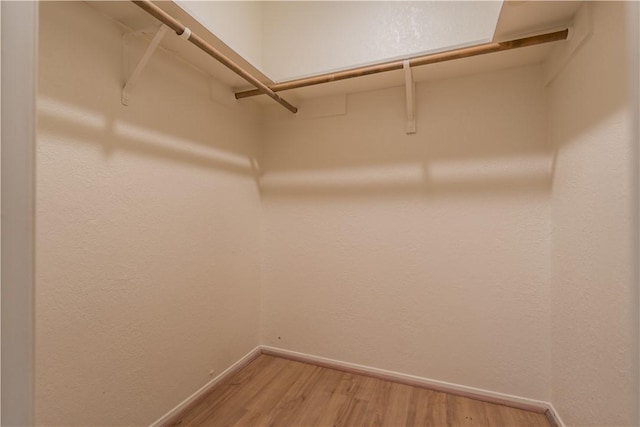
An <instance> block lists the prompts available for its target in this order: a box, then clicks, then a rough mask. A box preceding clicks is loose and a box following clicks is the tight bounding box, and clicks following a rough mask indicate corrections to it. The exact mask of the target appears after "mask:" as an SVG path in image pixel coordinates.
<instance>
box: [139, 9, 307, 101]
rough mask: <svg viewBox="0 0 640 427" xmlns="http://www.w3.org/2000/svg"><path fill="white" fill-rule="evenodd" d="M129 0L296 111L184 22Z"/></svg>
mask: <svg viewBox="0 0 640 427" xmlns="http://www.w3.org/2000/svg"><path fill="white" fill-rule="evenodd" d="M131 1H132V2H133V3H135V4H136V5H137V6H139V7H140V8H141V9H143V10H144V11H145V12H147V13H149V14H150V15H152V16H153V17H154V18H156V19H157V20H158V21H160V22H162V23H163V24H165V25H166V26H168V27H169V28H171V29H172V30H173V31H175V32H176V34H178V35H179V36H180V37H182V38H183V39H186V40H189V41H190V42H191V43H193V44H194V45H195V46H197V47H198V48H200V49H201V50H203V51H205V52H206V53H207V54H209V55H210V56H212V57H213V58H215V59H217V60H218V61H219V62H221V63H222V64H223V65H225V66H226V67H227V68H229V69H230V70H231V71H233V72H234V73H236V74H237V75H239V76H240V77H242V78H243V79H245V80H246V81H248V82H249V83H251V84H252V85H254V86H255V87H257V88H258V89H256V91H257V92H258V93H264V94H265V95H268V96H269V97H271V98H273V99H274V100H275V101H276V102H278V103H279V104H280V105H282V106H283V107H285V108H286V109H287V110H289V111H291V112H292V113H296V112H298V109H297V108H296V107H294V106H293V105H291V104H289V103H288V102H287V101H286V100H284V99H282V98H281V97H280V96H278V95H277V94H276V93H275V92H274V91H272V90H271V89H269V87H268V86H267V85H265V84H264V83H262V82H261V81H260V80H258V79H257V78H255V77H254V76H253V75H251V74H250V73H249V72H248V71H246V70H245V69H243V68H242V67H240V66H239V65H238V64H236V63H235V62H233V61H232V60H231V59H230V58H228V57H227V56H225V55H224V54H223V53H221V52H220V51H219V50H217V49H216V48H215V47H213V46H211V45H210V44H209V43H207V42H206V41H204V39H202V38H201V37H199V36H198V35H197V34H194V33H192V32H191V30H189V29H188V28H187V27H186V26H185V25H184V24H182V22H180V21H178V20H177V19H175V18H174V17H172V16H171V15H169V14H168V13H166V12H165V11H164V10H162V9H160V8H159V7H158V6H156V5H155V4H153V3H152V2H151V1H150V0H131Z"/></svg>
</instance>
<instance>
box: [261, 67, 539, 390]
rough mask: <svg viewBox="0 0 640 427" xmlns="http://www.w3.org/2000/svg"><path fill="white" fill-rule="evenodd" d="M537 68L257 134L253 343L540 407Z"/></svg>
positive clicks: (366, 97) (369, 101)
mask: <svg viewBox="0 0 640 427" xmlns="http://www.w3.org/2000/svg"><path fill="white" fill-rule="evenodd" d="M541 74H542V73H541V72H540V69H539V68H538V67H537V66H532V67H525V68H518V69H512V70H507V71H502V72H497V73H492V74H483V75H476V76H471V77H465V78H459V79H452V80H446V81H439V82H433V83H429V84H421V85H419V86H418V89H417V93H416V96H417V104H418V105H417V111H418V124H417V126H418V133H417V134H416V135H411V136H407V135H405V133H404V124H405V120H406V119H405V117H404V89H403V88H391V89H386V90H380V91H373V92H366V93H360V94H355V95H350V96H349V97H348V100H347V114H346V115H342V116H334V117H325V118H316V119H308V120H305V119H304V118H303V117H296V118H292V117H285V116H280V115H279V114H277V116H278V117H276V118H273V119H272V120H270V121H267V126H266V135H265V136H266V141H265V147H264V158H263V168H264V170H263V173H264V176H263V179H262V190H263V251H262V257H263V294H262V332H261V335H262V343H263V344H267V345H274V346H279V347H284V348H287V349H291V350H295V351H300V352H305V353H310V354H313V355H318V356H324V357H329V358H334V359H338V360H343V361H348V362H352V363H359V364H363V365H368V366H373V367H376V368H382V369H389V370H394V371H400V372H403V373H408V374H414V375H419V376H423V377H428V378H432V379H437V380H443V381H448V382H453V383H458V384H463V385H467V386H474V387H480V388H485V389H489V390H492V391H497V392H503V393H510V394H514V395H518V396H523V397H529V398H534V399H543V400H547V399H548V398H549V393H548V392H549V372H550V367H549V363H550V349H549V300H548V298H549V295H548V291H549V289H548V286H549V274H550V268H549V256H550V236H549V231H550V224H549V192H550V181H549V180H550V151H549V149H548V146H547V140H546V131H545V129H546V122H545V120H546V115H545V106H544V87H543V85H542V80H541Z"/></svg>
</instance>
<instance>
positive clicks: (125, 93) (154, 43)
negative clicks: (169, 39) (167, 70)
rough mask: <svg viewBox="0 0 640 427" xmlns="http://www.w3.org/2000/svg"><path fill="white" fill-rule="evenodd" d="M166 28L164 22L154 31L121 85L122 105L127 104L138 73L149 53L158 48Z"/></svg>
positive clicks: (140, 71)
mask: <svg viewBox="0 0 640 427" xmlns="http://www.w3.org/2000/svg"><path fill="white" fill-rule="evenodd" d="M168 29H169V27H167V26H166V25H164V24H162V25H161V26H160V28H159V29H158V31H156V34H155V35H154V36H153V39H152V40H151V43H149V46H147V49H146V50H145V52H144V53H143V54H142V57H141V58H140V61H138V64H137V65H136V66H135V68H134V69H133V71H132V72H131V74H130V75H129V78H128V79H127V81H126V83H125V84H124V86H123V87H122V99H121V101H122V105H129V98H130V96H131V91H132V90H133V87H134V86H135V84H136V82H137V81H138V78H140V74H142V71H143V70H144V67H146V66H147V63H148V62H149V59H151V55H153V53H154V52H155V50H156V49H157V48H158V45H159V44H160V41H162V37H164V35H165V33H166V32H167V30H168Z"/></svg>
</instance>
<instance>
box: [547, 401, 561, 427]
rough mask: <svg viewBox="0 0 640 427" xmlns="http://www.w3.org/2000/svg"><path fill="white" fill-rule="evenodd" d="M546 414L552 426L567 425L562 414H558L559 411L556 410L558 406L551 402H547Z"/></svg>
mask: <svg viewBox="0 0 640 427" xmlns="http://www.w3.org/2000/svg"><path fill="white" fill-rule="evenodd" d="M546 416H547V419H548V420H549V424H551V425H552V426H554V425H555V426H557V427H565V426H566V424H565V423H564V421H562V418H560V415H559V414H558V411H556V408H554V407H553V405H552V404H551V403H548V404H547V412H546Z"/></svg>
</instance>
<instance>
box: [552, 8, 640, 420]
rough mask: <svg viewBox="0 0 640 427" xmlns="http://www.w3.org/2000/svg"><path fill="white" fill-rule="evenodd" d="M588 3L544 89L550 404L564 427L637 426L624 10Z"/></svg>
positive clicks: (628, 113) (636, 366)
mask: <svg viewBox="0 0 640 427" xmlns="http://www.w3.org/2000/svg"><path fill="white" fill-rule="evenodd" d="M591 6H592V17H593V36H592V37H591V38H590V39H589V40H588V41H587V42H586V44H585V45H584V46H583V47H582V48H581V49H580V50H578V51H577V52H576V55H575V56H574V57H573V58H572V60H571V61H570V62H569V63H568V65H567V66H566V68H565V69H564V70H563V72H562V73H561V74H560V75H559V76H558V77H557V79H556V80H555V81H554V83H553V84H552V86H551V87H550V90H549V104H548V105H549V107H548V108H549V136H550V139H551V141H552V142H553V144H554V145H555V148H556V150H557V154H556V159H555V171H554V175H553V192H552V224H553V229H552V236H553V240H552V242H553V243H552V247H553V251H552V271H553V280H552V293H551V297H552V298H551V301H552V322H551V324H552V374H551V378H552V396H551V401H552V403H553V405H554V406H555V407H556V409H557V410H558V412H559V414H560V416H561V417H562V418H563V421H564V422H565V423H567V424H568V425H598V426H602V425H637V422H638V420H637V414H636V413H635V409H634V408H637V399H638V396H637V394H636V392H637V391H636V389H635V381H637V369H638V361H637V360H636V359H635V357H634V355H635V354H636V353H635V351H634V343H635V342H636V340H637V336H636V335H635V333H634V331H636V330H637V325H634V322H637V317H636V316H637V300H636V299H635V298H634V295H636V293H635V290H634V289H633V286H635V285H634V283H635V280H633V279H632V277H631V272H632V267H631V266H632V264H633V263H634V262H636V261H637V260H635V259H632V258H631V257H632V239H634V238H635V235H634V234H633V231H632V223H633V222H632V219H631V214H632V211H633V210H632V206H631V201H632V200H633V198H632V197H631V191H632V188H635V186H636V185H637V183H633V184H632V182H631V179H632V177H633V176H634V175H633V173H632V168H634V167H637V165H636V164H635V163H632V162H635V160H636V159H635V158H633V157H632V156H631V154H632V152H633V151H632V149H631V142H630V141H631V124H632V123H633V121H632V119H631V117H630V109H629V102H630V100H629V97H630V96H631V93H630V92H629V87H628V81H629V79H628V76H627V74H626V72H627V66H628V62H627V60H628V57H627V54H628V50H627V48H626V45H627V35H626V33H625V23H626V22H627V20H626V19H625V8H626V7H627V6H625V5H624V3H617V2H611V3H599V2H596V3H592V4H591ZM632 185H633V187H632Z"/></svg>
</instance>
